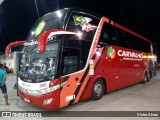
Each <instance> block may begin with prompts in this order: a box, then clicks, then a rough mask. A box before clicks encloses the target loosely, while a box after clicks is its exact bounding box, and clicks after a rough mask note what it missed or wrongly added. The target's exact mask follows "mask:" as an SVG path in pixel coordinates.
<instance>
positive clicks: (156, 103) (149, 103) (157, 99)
mask: <svg viewBox="0 0 160 120" xmlns="http://www.w3.org/2000/svg"><path fill="white" fill-rule="evenodd" d="M15 81H16V76H15V75H11V76H8V78H7V81H6V84H7V87H8V94H9V103H10V105H9V106H6V105H5V102H4V98H3V95H2V94H0V111H4V110H5V111H14V110H16V111H43V110H42V109H39V108H37V107H34V106H32V105H30V104H28V103H26V102H24V101H22V100H21V99H20V98H19V97H17V96H16V90H15V89H14V88H13V85H14V83H15ZM61 110H62V111H160V72H158V75H157V76H156V77H154V78H153V79H152V80H151V81H150V82H148V83H146V84H137V85H133V86H130V87H127V88H124V89H121V90H118V91H115V92H112V93H109V94H107V95H104V96H103V98H102V99H101V100H98V101H90V100H87V101H84V102H80V103H78V104H76V105H72V106H69V107H66V108H64V109H61ZM41 119H43V118H41ZM57 119H62V118H57ZM66 119H74V118H66ZM76 119H77V118H76ZM78 119H80V118H78ZM83 119H84V118H83ZM94 119H96V118H94ZM102 119H103V118H102ZM104 119H106V118H104ZM110 119H114V118H110ZM121 119H122V118H121ZM131 119H133V120H136V118H131ZM141 119H142V118H141ZM151 119H154V120H159V119H160V118H147V120H151ZM92 120H93V118H92ZM123 120H128V119H127V118H123ZM145 120H146V118H145Z"/></svg>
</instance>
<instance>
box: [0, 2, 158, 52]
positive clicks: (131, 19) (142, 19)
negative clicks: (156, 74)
mask: <svg viewBox="0 0 160 120" xmlns="http://www.w3.org/2000/svg"><path fill="white" fill-rule="evenodd" d="M57 1H58V3H59V5H57ZM37 4H38V9H39V12H40V16H43V15H44V14H46V13H48V12H52V11H55V10H57V9H58V8H60V9H62V8H68V7H78V8H84V9H87V10H92V11H94V12H97V13H100V14H101V15H104V16H106V17H108V18H110V19H112V20H114V21H115V22H117V23H120V24H121V25H123V26H125V27H127V28H129V29H131V30H133V31H135V32H137V33H139V34H140V35H142V36H144V37H146V38H148V39H150V40H151V41H153V42H156V43H157V48H158V49H159V48H160V0H37ZM37 19H38V16H37V13H36V7H35V3H34V0H5V1H4V2H3V3H2V4H1V5H0V28H1V33H0V52H4V50H5V47H6V45H7V44H8V43H10V42H13V41H17V40H25V39H26V38H27V36H28V32H29V30H30V29H31V27H32V25H33V24H34V23H35V21H36V20H37ZM158 51H159V52H158V53H160V49H159V50H158Z"/></svg>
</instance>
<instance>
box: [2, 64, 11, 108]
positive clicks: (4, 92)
mask: <svg viewBox="0 0 160 120" xmlns="http://www.w3.org/2000/svg"><path fill="white" fill-rule="evenodd" d="M6 74H7V73H6V71H4V70H3V64H0V88H1V91H2V94H4V98H5V102H6V105H9V103H8V94H7V87H6V85H5V81H6Z"/></svg>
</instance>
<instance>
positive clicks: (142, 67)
mask: <svg viewBox="0 0 160 120" xmlns="http://www.w3.org/2000/svg"><path fill="white" fill-rule="evenodd" d="M104 23H107V24H110V25H113V26H115V27H117V28H119V29H121V30H124V31H125V32H127V33H130V34H132V35H133V36H136V37H138V38H140V39H142V40H144V41H147V42H150V41H149V40H148V39H146V38H144V37H142V36H140V35H138V34H137V33H135V32H133V31H131V30H129V29H127V28H125V27H123V26H121V25H119V24H117V23H115V22H113V21H110V20H109V19H108V18H105V17H102V18H101V19H100V22H99V24H98V26H97V28H96V32H95V35H94V38H93V41H92V45H91V48H90V51H89V54H88V58H87V62H86V65H85V67H84V68H83V69H81V70H79V71H76V72H73V73H70V74H66V75H62V76H60V77H58V78H56V79H53V80H50V81H49V82H47V83H45V82H42V83H27V82H23V81H22V80H20V78H19V81H18V82H19V88H18V93H19V96H20V98H21V99H22V100H24V101H26V102H28V103H31V104H33V105H35V106H38V107H40V108H44V109H48V110H55V109H59V108H62V107H66V106H68V105H71V104H75V103H78V102H79V101H82V100H86V99H88V98H90V97H91V96H92V90H93V85H94V83H95V81H96V80H97V79H101V80H102V81H103V83H104V86H105V87H104V88H105V93H108V92H112V91H114V90H117V89H121V88H124V87H126V86H130V85H133V84H136V83H139V82H142V81H143V77H144V74H145V73H148V72H149V59H150V58H149V57H148V56H152V57H153V58H155V57H156V56H155V55H152V54H151V53H145V52H141V51H137V50H132V49H128V48H123V47H119V46H116V45H107V46H105V47H97V46H98V41H99V40H100V35H101V31H102V28H103V25H104ZM57 31H62V30H56V31H51V32H52V33H55V32H57ZM66 32H67V31H66ZM66 32H65V31H64V34H68V33H66ZM49 34H50V33H47V35H49ZM56 34H57V33H55V34H54V35H56ZM70 34H73V33H70ZM75 34H76V33H75ZM45 35H46V34H44V36H45ZM44 36H43V37H42V36H41V37H39V39H42V40H40V41H41V42H42V43H43V44H44V43H46V44H47V41H46V40H44V41H43V39H46V38H44ZM43 44H41V43H38V45H41V46H42V47H44V46H43ZM38 47H39V50H40V49H41V47H40V46H38ZM7 49H8V48H7ZM45 49H46V47H44V48H42V51H41V52H40V53H43V52H44V53H45ZM110 50H111V51H112V53H109V52H110ZM22 84H23V85H22ZM34 84H36V85H35V86H34ZM23 86H24V88H25V89H24V88H23ZM26 86H27V87H26ZM28 86H29V87H30V86H32V87H33V86H34V87H36V86H40V87H41V86H42V88H43V87H44V88H46V87H53V86H54V88H53V89H54V91H53V92H49V93H46V94H41V95H31V94H29V93H30V92H33V91H34V89H31V90H27V88H28ZM45 100H46V101H45ZM47 100H48V101H47ZM45 102H46V103H47V102H48V104H44V103H45Z"/></svg>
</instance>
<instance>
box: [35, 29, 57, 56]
mask: <svg viewBox="0 0 160 120" xmlns="http://www.w3.org/2000/svg"><path fill="white" fill-rule="evenodd" d="M55 31H56V30H48V31H45V32H44V33H42V34H41V35H40V36H39V38H38V53H40V54H42V53H44V52H45V51H46V46H47V41H48V37H49V35H50V34H51V32H55Z"/></svg>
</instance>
